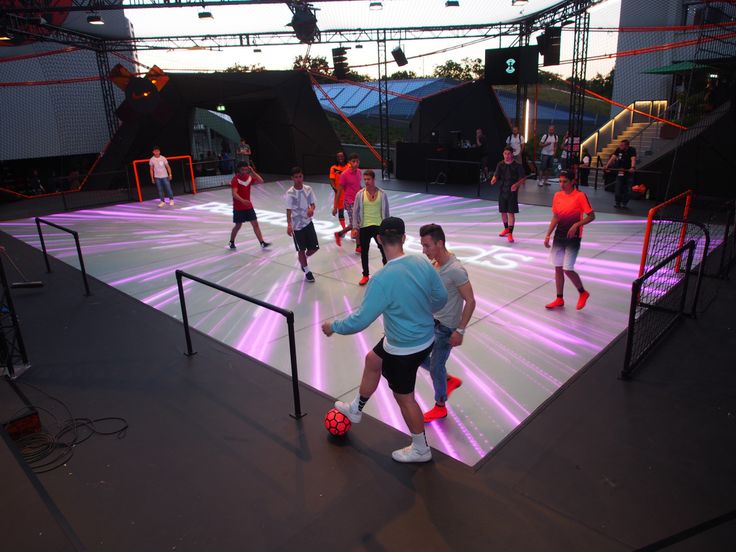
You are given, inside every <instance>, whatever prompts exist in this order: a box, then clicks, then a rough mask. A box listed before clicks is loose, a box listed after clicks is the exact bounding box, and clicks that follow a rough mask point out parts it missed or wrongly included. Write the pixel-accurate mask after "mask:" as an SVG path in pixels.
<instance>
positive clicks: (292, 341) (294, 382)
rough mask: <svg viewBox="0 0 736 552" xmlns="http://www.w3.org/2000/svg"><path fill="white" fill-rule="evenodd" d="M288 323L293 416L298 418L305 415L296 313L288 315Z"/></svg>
mask: <svg viewBox="0 0 736 552" xmlns="http://www.w3.org/2000/svg"><path fill="white" fill-rule="evenodd" d="M286 325H287V326H288V328H289V356H290V357H291V387H292V392H293V394H294V414H293V416H292V418H294V419H296V420H298V419H300V418H303V417H304V414H302V404H301V401H300V399H299V372H298V370H297V366H296V338H295V337H294V313H293V312H291V311H289V314H287V315H286Z"/></svg>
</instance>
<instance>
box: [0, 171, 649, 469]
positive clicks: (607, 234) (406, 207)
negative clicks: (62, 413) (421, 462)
mask: <svg viewBox="0 0 736 552" xmlns="http://www.w3.org/2000/svg"><path fill="white" fill-rule="evenodd" d="M289 185H290V183H289V182H288V181H281V182H270V183H267V184H264V185H262V186H258V187H256V188H255V189H254V190H253V202H254V204H255V206H256V209H257V211H258V216H259V221H260V225H261V229H262V231H263V233H264V236H265V239H266V240H267V241H270V242H273V245H272V246H271V247H270V248H269V249H266V250H262V249H261V248H260V246H259V244H258V243H257V241H256V240H255V237H254V235H253V232H252V230H251V228H250V225H249V224H248V223H246V224H245V225H244V226H243V228H242V230H241V232H240V235H239V236H238V240H237V245H238V248H237V250H235V251H231V250H229V249H227V247H226V246H227V242H228V239H229V233H230V229H231V227H232V222H231V220H232V218H231V217H232V211H231V199H230V190H229V189H220V190H214V191H207V192H204V193H200V194H198V195H196V196H193V195H188V196H180V197H177V198H176V205H175V206H173V207H169V206H167V207H165V208H162V209H159V208H157V207H156V205H157V203H158V201H157V200H156V201H155V202H154V201H151V202H147V203H131V204H122V205H115V206H112V207H105V208H100V209H90V210H86V211H79V212H74V213H64V214H58V215H52V216H49V217H45V218H47V219H48V220H51V221H53V222H55V223H57V224H60V225H62V226H65V227H68V228H71V229H74V230H76V231H78V232H79V235H80V239H81V242H82V249H83V252H84V261H85V265H86V268H87V271H88V272H89V273H90V274H91V275H93V276H95V277H96V278H99V279H100V280H102V281H104V282H106V283H108V284H110V285H112V286H114V287H116V288H118V289H120V290H122V291H123V292H125V293H127V294H129V295H131V296H133V297H135V298H137V299H139V300H140V301H143V302H144V303H146V304H149V305H151V306H153V307H155V308H157V309H159V310H161V311H163V312H165V313H166V314H168V315H170V316H173V317H175V318H178V319H180V318H181V309H180V305H179V299H178V294H177V288H176V282H175V278H174V270H176V269H182V270H185V271H187V272H190V273H192V274H195V275H197V276H200V277H202V278H206V279H208V280H211V281H213V282H216V283H218V284H220V285H223V286H225V287H228V288H230V289H233V290H236V291H239V292H241V293H245V294H247V295H250V296H253V297H256V298H259V299H261V300H264V301H267V302H269V303H272V304H275V305H278V306H280V307H283V308H286V309H290V310H293V311H294V313H295V322H296V323H295V329H296V341H297V353H298V364H299V375H300V379H301V380H302V381H304V382H306V383H308V384H310V385H312V386H314V387H315V388H317V389H320V390H322V391H324V392H325V393H328V394H329V395H332V396H334V397H336V398H341V399H347V400H350V399H352V397H353V396H354V395H355V392H356V389H357V386H358V384H359V381H360V374H361V370H362V363H363V357H364V355H365V353H366V352H367V351H368V350H370V349H371V348H372V347H373V345H374V344H375V343H376V342H377V341H378V340H379V339H380V337H381V335H382V326H381V323H380V320H379V321H377V322H376V323H375V324H373V326H372V327H370V328H369V329H367V330H366V331H364V332H363V333H361V334H358V335H354V336H338V335H334V336H333V337H331V338H329V339H328V338H326V337H324V335H323V334H322V332H321V329H320V325H321V322H322V321H324V320H328V319H332V318H336V317H343V316H345V315H346V313H349V312H350V311H351V310H352V309H354V308H356V307H357V306H358V305H359V304H360V301H361V299H362V296H363V293H364V289H363V288H361V287H359V286H358V285H357V283H358V280H359V279H360V277H361V268H360V257H359V256H358V255H356V254H355V253H354V252H353V249H354V244H353V242H352V241H350V240H349V239H346V240H344V241H343V246H342V247H337V245H336V244H335V242H334V239H333V232H334V231H335V230H336V229H337V228H338V225H337V219H335V218H333V217H332V216H331V213H330V210H331V205H332V200H331V194H332V191H331V189H330V188H329V186H327V185H325V184H313V188H314V190H315V193H316V194H317V198H318V205H317V211H316V213H315V219H314V220H315V226H316V228H317V233H318V235H319V238H320V244H321V250H320V251H319V252H318V253H317V254H316V255H314V256H313V257H312V258H311V259H310V261H309V265H310V268H311V270H312V271H313V273H314V274H315V276H316V279H317V281H316V283H314V284H310V283H307V282H305V281H304V277H303V274H302V272H301V270H300V269H299V266H298V263H297V259H296V253H295V251H294V245H293V242H292V240H291V238H290V237H289V236H287V235H286V216H285V212H284V207H283V194H284V192H285V191H286V189H287V188H288V186H289ZM388 194H389V199H390V204H391V214H392V215H395V216H400V217H402V218H403V219H404V220H405V221H406V226H407V241H406V250H407V252H410V253H417V254H421V246H420V244H419V227H420V226H421V225H422V224H426V223H429V222H435V223H438V224H441V225H442V226H443V227H444V229H445V232H446V234H447V236H448V247H449V248H450V249H451V250H452V251H453V252H454V253H455V254H456V255H457V256H458V257H459V258H460V259H461V260H462V261H463V262H464V264H465V266H466V268H467V270H468V273H469V274H470V279H471V282H472V284H473V288H474V290H475V295H476V300H477V308H476V311H475V314H474V316H473V318H472V321H471V324H470V326H469V327H468V330H467V333H466V336H465V340H464V343H463V345H462V346H461V347H458V348H456V349H454V350H453V353H452V355H451V357H450V360H449V361H448V369H449V372H450V373H452V374H454V375H456V376H458V377H460V378H461V379H462V380H463V382H464V383H463V385H462V387H460V388H459V389H458V390H457V391H455V393H454V394H453V396H452V398H451V399H450V401H449V402H448V404H449V412H450V413H449V416H448V417H447V418H446V419H444V420H440V421H437V422H434V423H432V424H429V425H428V426H427V428H428V438H429V441H430V444H431V445H432V446H433V447H434V448H437V449H439V450H442V451H443V452H445V453H447V454H449V455H450V456H453V457H454V458H456V459H458V460H460V461H462V462H464V463H466V464H469V465H473V464H475V463H477V462H478V461H479V460H480V459H482V458H483V457H484V456H485V455H486V454H487V453H488V452H489V451H491V450H492V449H493V448H494V447H495V446H496V445H497V444H498V443H499V442H500V441H501V440H502V439H503V438H504V437H506V436H507V435H508V434H509V433H510V432H511V431H512V430H513V429H514V428H515V427H517V426H518V425H519V424H520V423H521V422H523V421H524V419H525V418H527V417H528V416H529V415H530V414H531V413H532V412H534V410H535V409H536V408H537V407H538V406H539V405H540V404H542V403H543V402H544V401H545V400H546V399H547V398H549V397H550V396H551V395H552V394H553V393H554V392H555V391H557V389H559V388H560V386H562V385H563V384H564V383H565V382H566V381H567V380H568V379H569V378H570V377H571V376H573V375H574V374H575V373H576V372H577V371H578V370H580V369H581V368H582V367H583V366H584V365H585V364H586V363H587V362H588V361H590V360H591V359H592V358H593V357H595V356H596V355H597V354H598V353H599V352H600V351H601V350H602V349H603V348H604V347H606V346H607V345H608V344H609V343H610V342H611V341H612V340H613V339H614V338H615V337H616V336H618V335H619V334H620V333H621V332H622V331H623V329H624V328H625V326H626V323H627V315H628V306H629V295H630V289H631V282H632V280H633V279H634V278H635V277H636V274H637V271H638V267H639V257H640V254H641V246H642V236H643V230H644V220H643V219H638V218H633V217H626V216H624V215H617V214H605V213H602V214H597V219H596V220H595V221H594V222H593V223H592V224H589V225H587V226H586V227H585V235H584V240H583V247H582V249H581V253H580V257H579V258H578V263H577V266H576V268H577V270H578V272H579V273H580V275H581V277H582V279H583V283H584V284H585V286H586V288H587V289H588V290H589V291H590V293H591V298H590V300H589V302H588V306H587V307H586V308H585V309H584V310H582V311H576V310H575V302H576V300H577V292H576V290H574V289H573V288H572V286H571V285H570V283H569V282H567V283H566V297H567V301H568V305H567V306H566V307H565V308H564V309H559V310H556V311H553V312H548V311H546V310H545V308H544V305H545V304H546V303H547V302H549V301H551V300H552V299H554V296H555V289H554V281H553V269H552V267H551V266H550V264H549V261H548V250H546V249H545V248H544V246H543V245H542V240H543V237H544V234H545V231H546V229H547V225H548V223H549V219H550V210H549V208H546V207H536V206H527V205H522V206H521V213H520V214H519V216H518V219H519V222H518V223H517V224H516V229H515V232H514V237H515V239H516V243H514V244H509V243H508V242H507V241H506V240H505V238H499V237H498V236H497V234H498V232H499V231H500V230H501V224H500V215H499V213H498V209H497V205H496V203H493V202H489V201H483V200H477V199H467V198H456V197H449V196H428V195H424V194H416V193H402V192H388ZM0 228H2V230H4V231H6V232H8V233H9V234H12V235H14V236H15V237H17V238H19V239H22V240H24V241H26V242H28V243H30V244H32V245H34V246H36V247H40V245H39V241H38V237H37V235H36V228H35V223H34V222H33V220H31V219H27V220H19V221H12V222H6V223H2V224H0ZM44 236H45V239H46V244H47V248H48V250H49V252H50V253H51V254H52V255H54V256H55V257H57V258H59V259H61V260H63V261H65V262H67V263H69V264H70V265H72V266H78V262H77V254H76V249H75V247H74V243H73V240H72V239H71V237H70V236H69V235H68V234H64V233H61V232H58V231H56V230H55V229H53V228H50V227H45V228H44ZM380 268H381V262H380V255H379V253H378V250H377V249H376V248H375V245H374V246H373V247H372V248H371V272H372V273H375V272H376V271H377V270H379V269H380ZM80 288H81V283H80ZM185 288H186V293H187V310H188V314H189V320H190V324H191V325H192V326H193V327H195V328H197V329H198V330H200V331H202V332H205V333H207V334H208V335H210V336H212V337H213V338H215V339H218V340H220V341H222V342H224V343H227V344H228V345H231V346H233V347H235V348H237V349H238V350H240V351H242V352H244V353H246V354H248V355H251V356H253V357H255V358H258V359H259V360H261V361H263V362H265V363H268V364H269V365H271V366H273V367H275V368H277V369H279V370H282V371H284V372H286V373H289V370H290V367H289V348H288V338H287V328H286V323H285V321H284V319H283V317H282V316H281V315H278V314H276V313H273V312H270V311H267V310H265V309H260V308H258V307H255V306H253V305H250V304H248V303H244V302H243V301H240V300H238V299H235V298H233V297H231V296H228V295H226V294H222V293H220V292H217V291H215V290H212V289H210V288H207V287H204V286H201V285H200V284H197V283H194V282H191V281H187V282H186V283H185ZM80 292H81V290H80ZM195 348H196V337H195ZM183 349H184V338H183V336H182V350H183ZM612 377H613V375H612ZM433 396H434V394H433V391H432V383H431V379H430V377H429V374H428V373H427V372H424V371H421V370H420V373H419V376H418V378H417V397H418V399H419V402H420V405H421V406H422V407H423V409H429V408H431V406H432V405H433ZM365 411H366V412H367V413H368V414H369V415H371V416H374V417H376V418H378V419H380V420H382V421H384V422H385V423H387V424H390V425H392V426H394V427H396V428H398V429H400V430H401V431H404V432H406V431H407V429H406V427H405V426H404V423H403V420H402V419H401V415H400V413H399V411H398V408H397V407H396V405H395V403H394V401H393V398H392V396H391V392H390V390H389V389H388V387H387V386H386V384H385V382H382V383H381V385H380V387H379V391H378V392H377V394H376V395H375V396H374V398H373V399H371V401H369V403H368V405H367V406H366V410H365ZM313 414H314V418H311V417H310V418H309V419H311V420H313V423H321V413H313ZM354 431H360V428H359V427H356V428H354Z"/></svg>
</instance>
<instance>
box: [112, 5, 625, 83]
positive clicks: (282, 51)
mask: <svg viewBox="0 0 736 552" xmlns="http://www.w3.org/2000/svg"><path fill="white" fill-rule="evenodd" d="M557 2H558V0H530V1H529V2H528V3H527V4H526V5H524V6H523V7H519V6H512V5H511V0H460V6H459V7H457V8H446V7H445V0H383V5H384V8H383V10H380V11H374V10H369V9H368V5H369V2H368V0H359V1H350V2H348V1H345V2H324V3H316V4H314V5H315V7H316V8H318V11H317V21H318V27H319V28H320V29H321V30H322V31H325V30H328V29H374V28H400V27H417V26H438V25H467V24H478V23H481V24H490V23H497V22H504V21H510V20H513V19H515V18H517V17H519V16H520V15H528V14H529V13H532V12H534V11H538V10H540V9H544V8H547V7H549V6H551V5H554V4H556V3H557ZM620 6H621V2H620V0H604V2H603V3H601V4H600V5H598V6H595V7H594V8H592V9H591V27H606V28H609V27H617V26H618V21H619V10H620ZM199 11H202V10H201V8H167V9H136V10H125V15H126V17H127V18H128V19H129V20H130V22H131V23H132V24H133V28H134V32H135V35H136V36H138V37H145V36H180V35H204V34H228V33H244V32H266V31H278V32H288V31H290V30H291V28H290V27H287V26H286V25H287V23H289V22H290V21H291V17H292V14H291V11H290V10H289V8H288V7H287V6H286V5H285V4H283V5H281V4H269V5H255V6H208V7H207V11H209V12H211V13H212V14H213V16H214V19H213V20H200V19H199V18H198V16H197V13H198V12H199ZM535 36H536V35H534V36H533V37H532V39H531V42H530V44H536V40H535ZM572 37H573V33H572V32H567V31H566V32H564V33H563V36H562V52H561V60H562V61H563V62H564V61H565V60H570V59H571V57H572ZM476 40H477V39H472V38H465V39H434V40H407V41H402V42H401V43H399V42H398V41H396V42H393V41H392V42H389V43H388V44H387V49H388V50H389V51H390V50H392V49H393V48H394V47H396V46H399V45H400V46H401V48H402V49H403V51H404V53H405V54H406V56H407V57H409V58H411V57H412V56H418V57H417V58H416V59H410V60H409V64H408V65H406V66H404V67H401V68H399V67H398V66H397V65H396V64H395V63H394V62H393V60H392V58H391V57H390V56H389V59H390V60H391V63H390V64H389V67H388V72H389V74H391V73H393V72H395V71H398V70H406V71H413V72H414V73H416V74H417V75H419V76H423V75H428V76H429V75H431V74H432V72H433V71H434V68H435V67H436V66H438V65H441V64H443V63H445V62H446V61H447V60H454V61H458V62H459V61H461V60H462V59H464V58H480V59H484V57H485V53H484V52H485V50H486V49H487V48H499V47H506V46H512V45H513V44H512V39H511V38H510V37H504V38H502V39H499V38H494V39H488V40H485V41H483V42H480V43H474V44H467V43H469V42H476ZM616 40H617V33H615V32H598V33H591V40H590V42H589V49H588V54H589V56H593V55H599V54H609V53H613V52H615V51H616ZM342 45H343V46H348V47H349V46H351V45H350V44H349V43H343V44H342ZM336 46H338V44H336V43H315V44H313V45H312V46H311V48H309V53H310V55H311V56H324V57H326V58H327V59H328V61H329V62H330V64H332V53H331V51H332V48H334V47H336ZM363 46H364V47H363V49H355V48H354V47H352V48H350V49H349V50H348V63H349V65H350V67H351V68H355V71H357V72H359V73H363V74H367V75H369V76H371V77H373V78H375V77H376V76H377V68H376V67H375V64H376V62H377V61H378V51H377V46H376V45H375V44H371V43H364V44H363ZM457 46H462V47H460V48H456V49H452V50H451V51H447V52H440V53H434V54H431V53H432V52H437V51H439V50H443V49H447V48H453V47H457ZM259 48H260V49H261V52H260V53H258V52H255V51H254V50H255V48H254V47H243V48H240V47H238V48H223V49H221V50H219V51H210V50H174V51H141V52H139V55H138V59H139V61H140V62H141V63H143V64H145V65H147V66H151V65H154V64H155V65H158V66H159V67H161V68H162V69H164V70H165V71H170V72H175V71H213V70H220V69H225V68H227V67H231V66H233V65H235V64H236V63H237V64H240V65H262V66H263V67H265V68H266V69H272V70H275V69H291V68H292V66H293V62H294V58H295V57H297V56H301V55H305V54H307V52H308V46H307V45H306V44H299V45H293V46H259ZM427 54H431V55H427ZM540 63H541V58H540ZM361 65H367V66H365V67H358V66H361ZM612 67H613V61H610V60H604V61H595V62H589V63H588V78H592V77H593V76H595V74H596V73H607V72H608V71H610V69H611V68H612ZM543 69H545V70H547V71H552V72H555V73H559V74H561V75H563V76H567V75H569V72H570V69H571V66H570V64H569V63H568V64H565V63H563V64H561V65H559V66H550V67H544V68H543Z"/></svg>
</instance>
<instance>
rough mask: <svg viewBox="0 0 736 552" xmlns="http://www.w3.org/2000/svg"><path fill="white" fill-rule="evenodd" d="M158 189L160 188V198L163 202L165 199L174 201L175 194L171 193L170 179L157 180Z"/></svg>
mask: <svg viewBox="0 0 736 552" xmlns="http://www.w3.org/2000/svg"><path fill="white" fill-rule="evenodd" d="M155 180H156V188H158V197H160V198H161V201H163V200H164V197H168V198H169V199H174V192H172V191H171V182H169V179H168V178H156V179H155Z"/></svg>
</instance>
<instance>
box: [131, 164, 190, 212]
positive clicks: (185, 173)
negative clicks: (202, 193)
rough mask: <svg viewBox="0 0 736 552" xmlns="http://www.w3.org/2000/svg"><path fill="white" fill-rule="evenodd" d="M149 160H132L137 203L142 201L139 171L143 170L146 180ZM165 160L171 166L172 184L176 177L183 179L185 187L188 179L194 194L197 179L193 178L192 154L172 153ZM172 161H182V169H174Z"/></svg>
mask: <svg viewBox="0 0 736 552" xmlns="http://www.w3.org/2000/svg"><path fill="white" fill-rule="evenodd" d="M149 161H150V158H149V159H136V160H135V161H133V174H134V175H135V187H136V190H137V192H138V202H139V203H142V202H143V193H142V192H141V175H140V171H144V174H145V175H146V177H145V178H146V180H144V182H147V181H148V180H147V179H148V174H149V170H150V169H149V165H148V164H149ZM166 161H168V162H169V166H170V167H171V171H172V176H173V178H172V185H173V181H176V180H177V179H179V178H180V179H182V180H183V181H184V183H185V187H186V182H187V180H188V181H189V182H190V183H191V192H192V193H193V194H196V193H197V181H196V179H195V178H194V163H193V162H192V156H191V155H174V156H171V157H166ZM172 161H183V163H181V165H182V169H181V170H180V171H179V170H174V169H175V166H174V165H172V163H171V162H172ZM177 173H181V174H177Z"/></svg>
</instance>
